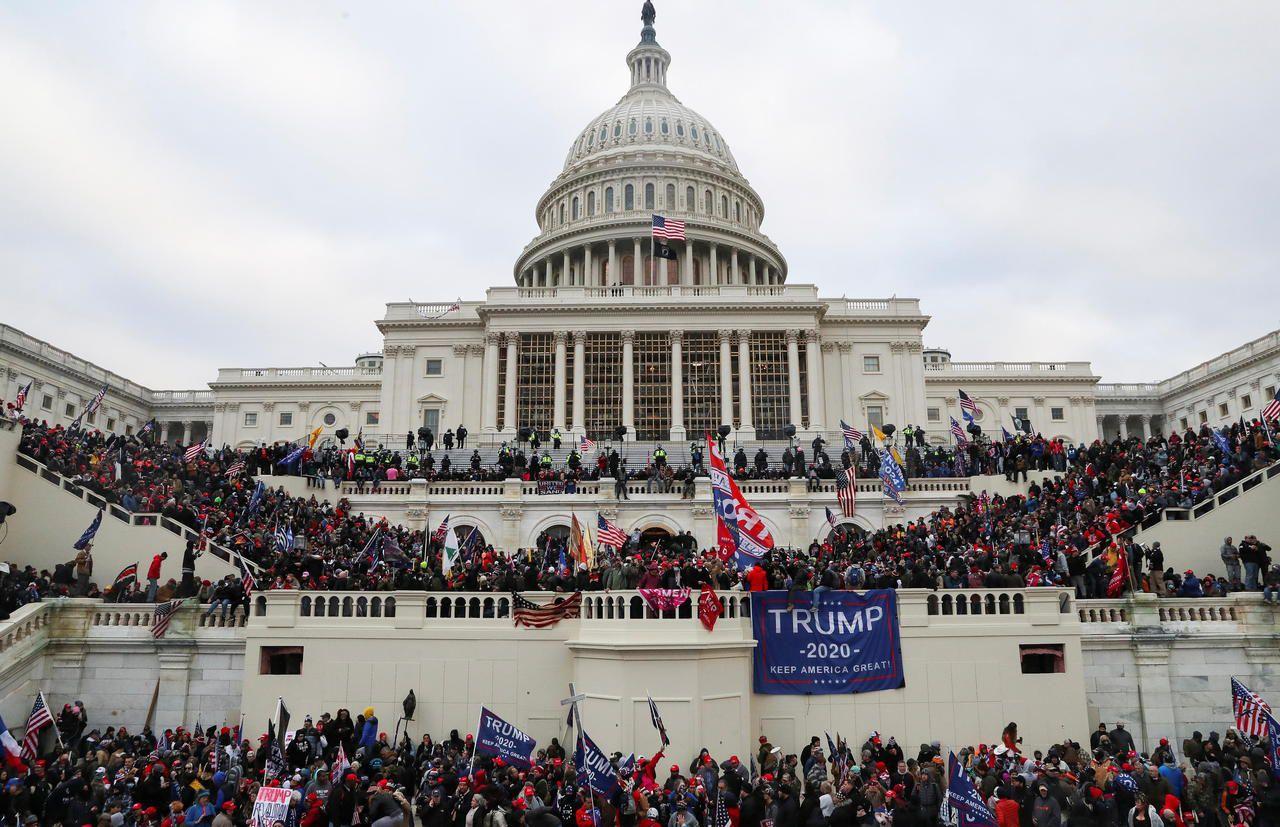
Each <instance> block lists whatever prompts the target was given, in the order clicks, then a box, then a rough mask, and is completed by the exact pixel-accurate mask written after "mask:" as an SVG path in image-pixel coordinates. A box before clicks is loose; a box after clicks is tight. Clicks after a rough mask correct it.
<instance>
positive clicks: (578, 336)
mask: <svg viewBox="0 0 1280 827" xmlns="http://www.w3.org/2000/svg"><path fill="white" fill-rule="evenodd" d="M586 345H587V334H586V333H584V332H583V331H581V330H575V331H573V432H574V434H576V435H578V436H581V435H582V434H584V433H586V430H587V429H586V426H585V424H584V423H585V422H586V421H587V420H586V411H585V410H584V409H583V406H584V405H585V404H586V402H585V396H586V395H585V388H584V387H583V383H584V382H585V381H586V376H587V366H586V361H587V359H586V350H587V347H586Z"/></svg>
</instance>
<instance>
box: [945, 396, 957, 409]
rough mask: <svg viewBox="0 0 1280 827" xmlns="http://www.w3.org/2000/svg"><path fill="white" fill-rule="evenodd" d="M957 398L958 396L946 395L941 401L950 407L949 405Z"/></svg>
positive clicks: (954, 402)
mask: <svg viewBox="0 0 1280 827" xmlns="http://www.w3.org/2000/svg"><path fill="white" fill-rule="evenodd" d="M957 399H958V397H955V396H948V397H946V398H945V399H944V400H943V401H944V402H946V403H947V406H948V407H950V406H952V405H954V404H956V401H957Z"/></svg>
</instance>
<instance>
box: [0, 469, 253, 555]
mask: <svg viewBox="0 0 1280 827" xmlns="http://www.w3.org/2000/svg"><path fill="white" fill-rule="evenodd" d="M15 464H16V465H18V467H20V468H23V469H24V470H27V471H30V472H31V473H33V474H35V475H36V476H37V477H40V478H42V479H44V480H45V482H48V483H50V484H52V485H56V486H57V487H59V488H61V489H62V490H64V491H66V492H67V493H69V494H72V495H74V496H76V497H79V498H80V499H82V500H84V501H85V502H87V503H89V504H90V505H92V506H94V507H95V508H102V509H105V510H106V513H107V515H108V516H111V517H114V518H115V519H117V520H119V521H120V522H122V523H125V524H127V525H131V526H160V527H162V528H164V529H165V530H167V531H169V532H171V533H173V534H177V535H178V536H179V537H181V538H182V539H183V540H196V541H199V540H200V532H198V531H196V530H194V529H192V528H191V527H189V526H185V525H183V524H182V523H180V522H178V521H177V520H174V519H172V518H170V517H165V516H164V515H162V514H157V513H151V512H142V511H129V510H128V509H126V508H125V507H124V506H122V505H120V504H119V503H112V502H108V501H107V500H106V498H104V497H103V496H102V495H100V494H96V493H94V492H93V491H90V490H89V489H88V488H85V487H84V486H82V485H79V484H78V483H76V482H75V481H74V480H72V479H70V478H68V477H64V476H63V475H61V474H59V473H58V472H57V471H54V470H52V469H50V468H49V467H48V466H46V465H44V464H43V463H41V462H39V461H38V460H36V459H33V458H32V457H30V456H28V455H27V454H23V453H18V454H17V455H16V457H15ZM206 545H207V548H208V551H209V552H210V553H211V554H212V555H213V556H214V557H217V558H218V559H219V560H222V561H224V562H226V563H229V564H231V565H233V566H237V567H247V568H248V569H249V570H250V571H251V572H253V573H254V574H258V573H260V572H261V571H262V568H261V567H260V566H259V565H258V564H257V563H255V562H254V561H252V560H250V559H249V558H248V557H245V556H244V555H242V554H240V553H239V552H238V551H235V550H234V549H229V548H227V547H226V546H223V545H219V544H218V543H215V542H213V541H212V540H209V541H208V542H207V544H206Z"/></svg>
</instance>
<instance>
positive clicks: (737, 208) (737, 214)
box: [733, 201, 742, 223]
mask: <svg viewBox="0 0 1280 827" xmlns="http://www.w3.org/2000/svg"><path fill="white" fill-rule="evenodd" d="M733 220H734V221H737V222H738V223H742V202H741V201H734V202H733Z"/></svg>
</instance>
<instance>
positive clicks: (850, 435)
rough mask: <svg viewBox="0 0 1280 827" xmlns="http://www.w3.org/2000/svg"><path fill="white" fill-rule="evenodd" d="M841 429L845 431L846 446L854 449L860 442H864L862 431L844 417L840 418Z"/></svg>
mask: <svg viewBox="0 0 1280 827" xmlns="http://www.w3.org/2000/svg"><path fill="white" fill-rule="evenodd" d="M840 430H841V431H843V432H844V447H846V448H848V449H849V450H851V451H852V450H853V449H854V448H856V447H857V445H858V443H859V442H862V431H859V430H858V429H857V428H855V427H853V426H852V425H850V424H849V423H848V422H845V421H844V420H843V419H842V420H840Z"/></svg>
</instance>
